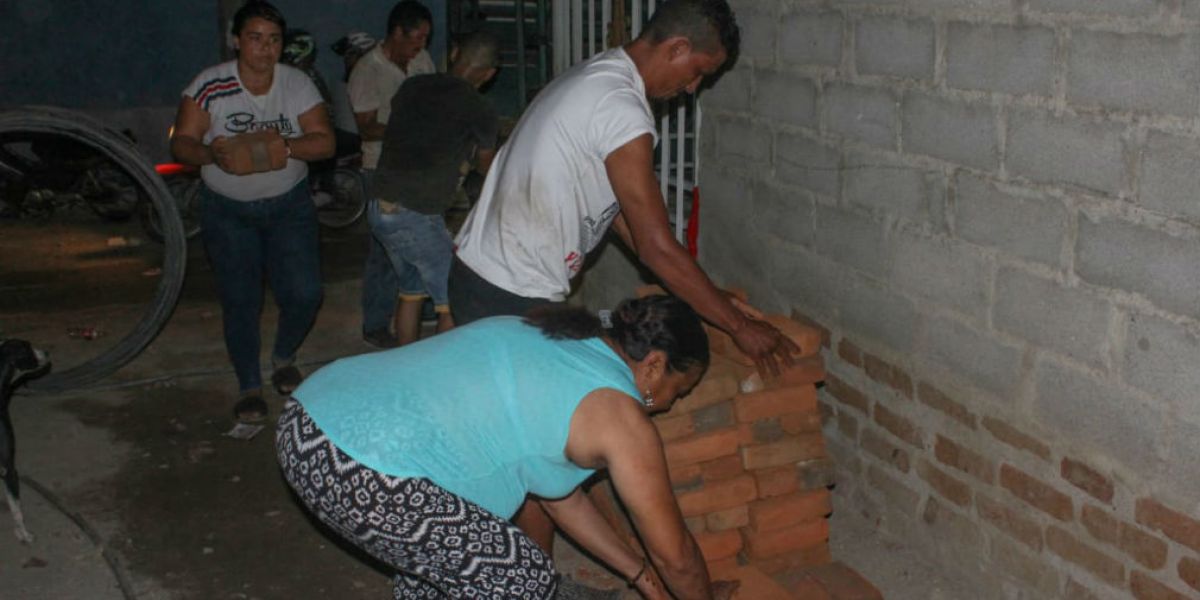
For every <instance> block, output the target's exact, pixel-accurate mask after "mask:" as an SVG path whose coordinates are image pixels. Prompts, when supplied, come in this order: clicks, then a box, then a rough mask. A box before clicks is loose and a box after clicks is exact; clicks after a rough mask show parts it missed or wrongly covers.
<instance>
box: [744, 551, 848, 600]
mask: <svg viewBox="0 0 1200 600" xmlns="http://www.w3.org/2000/svg"><path fill="white" fill-rule="evenodd" d="M832 561H833V556H832V555H830V554H829V544H817V545H816V546H812V547H810V548H801V549H800V550H793V551H791V552H785V553H783V554H780V555H778V556H772V557H770V558H760V559H757V560H755V561H754V565H755V566H757V567H758V568H759V569H762V571H763V572H764V573H767V574H770V575H780V574H786V573H790V572H792V571H795V570H796V569H799V568H801V567H813V566H817V565H825V564H829V563H830V562H832ZM804 600H808V599H807V598H805V599H804Z"/></svg>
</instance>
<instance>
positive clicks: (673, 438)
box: [590, 286, 879, 600]
mask: <svg viewBox="0 0 1200 600" xmlns="http://www.w3.org/2000/svg"><path fill="white" fill-rule="evenodd" d="M651 293H661V289H660V288H657V287H653V286H651V287H647V288H642V289H641V290H639V295H645V294H651ZM767 319H768V320H770V321H771V322H772V323H774V324H775V325H776V326H778V327H779V328H780V329H781V330H782V331H784V332H785V334H786V335H788V337H789V338H791V339H792V340H793V341H794V342H795V343H796V344H797V346H799V347H800V348H801V351H802V352H801V356H800V357H799V360H798V361H796V363H795V364H794V365H793V366H792V367H790V368H787V369H784V370H783V371H782V372H781V373H780V374H779V376H776V377H767V378H766V380H765V381H764V380H763V378H761V377H760V376H759V375H758V374H757V373H756V372H755V369H754V367H753V366H752V363H751V361H749V360H747V359H746V357H745V356H743V355H742V354H741V353H740V352H738V350H737V349H736V347H735V346H734V345H733V343H732V341H731V340H729V339H728V338H727V337H726V336H725V335H724V334H722V333H720V332H719V331H717V330H709V337H710V342H711V348H710V349H711V352H712V362H711V364H710V366H709V368H708V371H707V372H706V373H705V374H704V377H703V378H702V379H701V381H700V383H699V384H697V386H696V388H695V389H693V390H692V391H691V393H689V394H688V395H687V396H685V397H683V398H681V399H680V400H679V401H678V402H676V403H675V406H674V407H673V408H672V409H671V410H670V411H668V412H666V413H662V414H660V415H657V416H655V417H654V423H655V425H656V426H657V428H658V430H659V433H660V435H661V436H662V439H663V442H664V449H665V452H666V457H667V463H668V468H669V470H670V477H671V484H672V486H673V488H674V491H675V496H676V499H677V501H678V502H679V506H680V508H681V510H682V511H683V516H684V518H685V520H686V522H687V525H688V528H689V529H690V530H691V532H692V534H693V535H694V536H695V538H696V541H697V542H698V543H699V545H700V549H701V552H702V553H703V554H704V558H705V561H706V562H707V563H708V566H709V571H710V573H711V574H712V576H713V578H714V579H737V580H739V581H741V588H740V590H739V592H738V594H739V595H738V596H736V597H737V598H744V599H747V600H748V599H751V598H754V599H760V598H763V599H770V598H780V599H787V598H801V597H804V598H818V597H823V598H831V599H838V598H844V599H847V600H848V599H851V598H855V599H858V598H861V599H863V600H869V599H870V598H874V597H879V596H878V592H877V591H875V590H874V588H873V587H872V586H871V585H870V583H868V582H867V581H866V580H864V579H862V578H861V577H860V576H859V575H858V574H857V573H855V572H854V571H853V570H851V569H849V568H847V567H845V566H844V565H840V564H831V563H832V560H831V558H830V554H829V520H828V517H829V515H830V513H831V512H832V510H833V508H832V506H831V495H830V488H831V486H832V485H833V484H834V481H833V473H834V466H833V464H832V462H831V461H830V459H829V456H828V454H827V452H826V447H825V438H824V434H823V433H822V430H821V414H820V410H819V406H818V401H817V384H818V383H819V382H821V381H822V380H823V379H824V376H825V372H824V367H823V361H822V358H821V356H820V349H821V345H822V339H823V337H822V332H821V331H820V330H819V329H817V328H815V327H811V326H808V325H804V324H801V323H799V322H796V321H794V320H791V319H788V318H786V317H782V316H778V315H771V316H768V317H767ZM590 493H591V496H592V498H593V500H594V501H595V502H596V503H597V505H598V506H600V507H601V512H603V513H604V514H605V515H606V517H607V518H609V519H610V520H613V521H615V522H616V524H617V527H618V529H619V530H620V531H622V532H624V533H625V534H626V535H627V536H630V539H631V540H632V539H633V538H632V535H633V534H632V528H631V527H630V526H629V523H628V520H627V519H626V517H625V516H624V515H623V513H622V512H621V511H620V510H617V509H616V508H615V507H616V502H615V501H614V494H613V491H612V489H611V486H610V485H608V484H607V482H605V483H601V484H599V485H596V486H594V487H593V489H592V490H591V492H590ZM817 567H820V568H817ZM818 592H819V593H820V594H824V595H818ZM803 594H807V595H803Z"/></svg>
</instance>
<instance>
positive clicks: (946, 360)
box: [916, 317, 1021, 400]
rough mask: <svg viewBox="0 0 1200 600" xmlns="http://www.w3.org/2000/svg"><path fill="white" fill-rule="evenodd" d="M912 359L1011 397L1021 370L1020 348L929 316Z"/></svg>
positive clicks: (1002, 398) (998, 395)
mask: <svg viewBox="0 0 1200 600" xmlns="http://www.w3.org/2000/svg"><path fill="white" fill-rule="evenodd" d="M922 348H923V349H924V352H922V353H921V354H920V355H919V356H918V357H916V360H918V361H921V362H923V363H925V364H928V365H931V366H934V367H935V368H938V369H940V370H943V371H945V372H947V373H952V374H953V376H954V377H956V378H959V379H960V380H961V381H963V382H964V383H967V384H969V385H971V386H974V387H977V388H979V389H982V390H984V391H986V392H990V393H991V394H994V395H995V396H997V397H998V398H999V399H1001V400H1009V399H1011V398H1012V397H1013V392H1014V391H1015V390H1016V386H1017V383H1018V381H1019V380H1020V376H1019V375H1020V370H1021V349H1020V348H1019V347H1016V346H1012V345H1009V344H1008V343H1006V342H1002V341H1000V340H998V339H996V338H994V337H992V336H990V335H988V334H986V333H983V332H980V331H978V330H976V329H974V328H973V327H968V326H966V325H964V324H962V323H959V322H957V321H952V320H949V319H944V318H941V317H933V318H930V319H929V322H928V326H927V328H926V330H925V338H924V339H923V340H922Z"/></svg>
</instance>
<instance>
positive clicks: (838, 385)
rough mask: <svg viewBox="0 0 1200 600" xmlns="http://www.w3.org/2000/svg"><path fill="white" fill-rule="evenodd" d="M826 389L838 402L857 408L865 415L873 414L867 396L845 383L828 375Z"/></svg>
mask: <svg viewBox="0 0 1200 600" xmlns="http://www.w3.org/2000/svg"><path fill="white" fill-rule="evenodd" d="M825 389H826V391H828V392H829V395H831V396H833V397H834V399H836V400H837V401H838V402H841V403H842V404H845V405H846V406H849V407H852V408H855V409H857V410H858V411H859V412H861V413H862V414H864V415H869V414H871V401H870V400H868V399H867V396H866V395H865V394H863V393H862V392H860V391H858V390H857V389H855V388H854V387H853V386H851V385H850V384H848V383H846V382H845V381H842V380H841V379H838V378H837V377H834V376H833V375H826V376H825Z"/></svg>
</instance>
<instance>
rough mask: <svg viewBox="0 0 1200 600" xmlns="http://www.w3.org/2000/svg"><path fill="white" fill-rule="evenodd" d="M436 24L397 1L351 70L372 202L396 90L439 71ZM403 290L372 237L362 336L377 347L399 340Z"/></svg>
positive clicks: (409, 1) (424, 11)
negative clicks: (393, 328)
mask: <svg viewBox="0 0 1200 600" xmlns="http://www.w3.org/2000/svg"><path fill="white" fill-rule="evenodd" d="M432 27H433V16H432V14H431V13H430V12H429V9H428V8H426V7H425V6H423V5H422V4H421V3H419V2H416V1H415V0H402V1H401V2H398V3H396V5H395V6H393V7H392V11H391V12H390V13H389V14H388V23H387V37H385V38H384V40H383V41H382V42H381V43H379V44H378V45H376V46H375V47H374V48H372V49H371V51H370V52H367V53H366V54H365V55H364V56H363V57H362V58H361V59H359V61H358V63H357V64H355V65H354V70H353V71H351V73H350V82H349V84H348V87H347V91H348V92H349V94H350V106H351V108H352V109H353V110H354V122H355V123H356V124H357V125H358V135H359V136H360V137H361V138H362V151H363V170H364V175H365V178H366V180H367V197H368V198H369V199H370V202H375V201H376V199H375V194H374V192H373V191H372V190H371V180H372V179H373V175H374V172H375V167H376V165H377V164H378V163H379V153H380V150H381V148H382V145H383V142H382V140H383V133H384V130H385V129H386V127H387V122H388V118H389V117H390V116H391V112H392V96H394V95H396V90H398V89H400V85H401V84H403V83H404V80H406V79H408V78H409V77H412V76H413V75H422V74H426V73H434V72H436V71H437V69H436V68H435V67H434V65H433V59H432V58H431V57H430V56H429V52H428V51H426V50H425V45H426V44H427V43H428V42H429V33H430V31H431V30H432ZM368 210H370V208H369V207H368ZM399 294H400V284H399V280H398V279H397V276H396V274H395V270H394V269H393V268H392V265H391V263H390V262H388V258H387V253H386V252H384V250H383V246H381V245H380V244H379V242H378V241H376V240H375V238H371V240H370V250H369V251H368V253H367V264H366V266H365V268H364V272H363V291H362V311H363V339H364V340H366V341H367V342H368V343H370V344H372V345H375V346H378V347H392V346H395V345H396V342H397V340H396V338H395V336H393V335H392V333H391V332H390V331H388V327H389V326H390V325H391V323H392V319H393V317H394V315H395V310H396V300H397V298H398V297H399Z"/></svg>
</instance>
